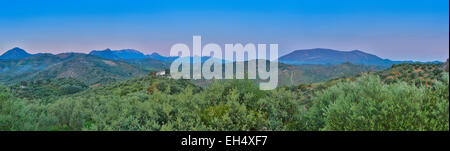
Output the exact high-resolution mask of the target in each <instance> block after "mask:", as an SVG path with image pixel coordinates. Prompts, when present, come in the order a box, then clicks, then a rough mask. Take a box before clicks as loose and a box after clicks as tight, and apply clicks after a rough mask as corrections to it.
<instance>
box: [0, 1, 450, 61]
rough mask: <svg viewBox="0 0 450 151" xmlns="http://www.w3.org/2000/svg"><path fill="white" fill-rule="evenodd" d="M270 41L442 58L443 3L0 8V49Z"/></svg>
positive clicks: (285, 49)
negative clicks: (197, 38)
mask: <svg viewBox="0 0 450 151" xmlns="http://www.w3.org/2000/svg"><path fill="white" fill-rule="evenodd" d="M193 35H201V36H202V44H203V45H204V44H207V43H218V44H219V45H221V46H223V45H224V44H226V43H244V44H245V43H255V44H257V43H265V44H271V43H277V44H279V50H280V54H279V56H282V55H285V54H288V53H290V52H292V51H294V50H300V49H311V48H328V49H334V50H341V51H351V50H361V51H364V52H367V53H370V54H374V55H377V56H379V57H381V58H383V59H390V60H413V61H436V60H437V61H445V60H446V59H447V58H448V57H449V42H448V41H449V1H448V0H436V1H426V0H409V1H403V0H399V1H388V0H383V1H379V0H378V1H375V0H368V1H357V0H343V1H330V0H322V1H309V2H307V1H269V0H263V1H245V2H241V1H214V2H210V1H194V2H188V1H170V2H166V1H133V2H130V1H121V0H116V1H114V0H113V1H106V0H99V1H95V2H94V1H85V0H81V1H51V0H43V1H39V2H34V1H33V2H29V1H25V2H23V1H11V2H8V3H5V4H4V5H3V7H2V9H0V54H3V53H4V52H6V51H7V50H9V49H11V48H13V47H20V48H22V49H24V50H26V51H27V52H29V53H33V54H35V53H54V54H57V53H64V52H81V53H89V52H90V51H92V50H104V49H106V48H110V49H113V50H120V49H136V50H139V51H141V52H143V53H144V54H151V53H153V52H157V53H159V54H161V55H165V56H168V54H169V50H170V47H171V46H172V45H173V44H175V43H186V44H188V45H189V46H190V47H192V36H193Z"/></svg>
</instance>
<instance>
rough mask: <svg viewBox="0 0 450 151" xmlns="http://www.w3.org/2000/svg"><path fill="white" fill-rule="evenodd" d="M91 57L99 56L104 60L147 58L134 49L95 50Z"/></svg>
mask: <svg viewBox="0 0 450 151" xmlns="http://www.w3.org/2000/svg"><path fill="white" fill-rule="evenodd" d="M89 54H90V55H94V56H98V57H101V58H104V59H112V60H118V59H144V58H147V56H145V55H144V54H143V53H142V52H139V51H137V50H134V49H123V50H111V49H105V50H94V51H91V52H90V53H89Z"/></svg>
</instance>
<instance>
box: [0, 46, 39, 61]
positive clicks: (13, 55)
mask: <svg viewBox="0 0 450 151" xmlns="http://www.w3.org/2000/svg"><path fill="white" fill-rule="evenodd" d="M30 56H33V55H31V54H29V53H27V52H26V51H25V50H23V49H21V48H19V47H14V48H12V49H10V50H8V51H6V52H5V53H3V54H2V55H1V56H0V59H22V58H26V57H30Z"/></svg>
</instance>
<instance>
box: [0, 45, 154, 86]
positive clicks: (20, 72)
mask: <svg viewBox="0 0 450 151" xmlns="http://www.w3.org/2000/svg"><path fill="white" fill-rule="evenodd" d="M147 72H148V71H147V70H145V69H143V68H140V67H138V66H135V65H133V64H129V63H126V62H123V61H117V60H107V59H102V58H99V57H96V56H92V55H86V54H79V53H63V54H58V55H52V54H45V55H39V56H33V57H28V58H24V59H21V60H12V61H11V60H8V61H6V60H3V61H0V79H1V80H0V82H2V83H6V84H12V83H16V82H19V81H23V80H25V81H27V80H40V79H42V80H43V79H55V78H74V79H77V80H80V81H82V82H85V83H86V84H89V85H92V84H97V83H105V82H111V81H116V80H123V79H128V78H131V77H136V76H142V75H145V74H147Z"/></svg>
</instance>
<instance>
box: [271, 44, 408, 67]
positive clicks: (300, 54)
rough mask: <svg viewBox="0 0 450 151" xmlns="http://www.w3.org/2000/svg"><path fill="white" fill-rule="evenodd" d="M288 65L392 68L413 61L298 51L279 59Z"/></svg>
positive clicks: (330, 52)
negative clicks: (345, 64) (377, 66)
mask: <svg viewBox="0 0 450 151" xmlns="http://www.w3.org/2000/svg"><path fill="white" fill-rule="evenodd" d="M279 61H280V62H282V63H286V64H295V65H299V64H341V63H345V62H349V63H352V64H364V65H380V66H390V65H392V64H398V63H404V62H411V61H391V60H388V59H382V58H380V57H378V56H375V55H372V54H368V53H365V52H362V51H359V50H353V51H338V50H332V49H322V48H317V49H306V50H296V51H294V52H292V53H289V54H287V55H284V56H282V57H280V58H279Z"/></svg>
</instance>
